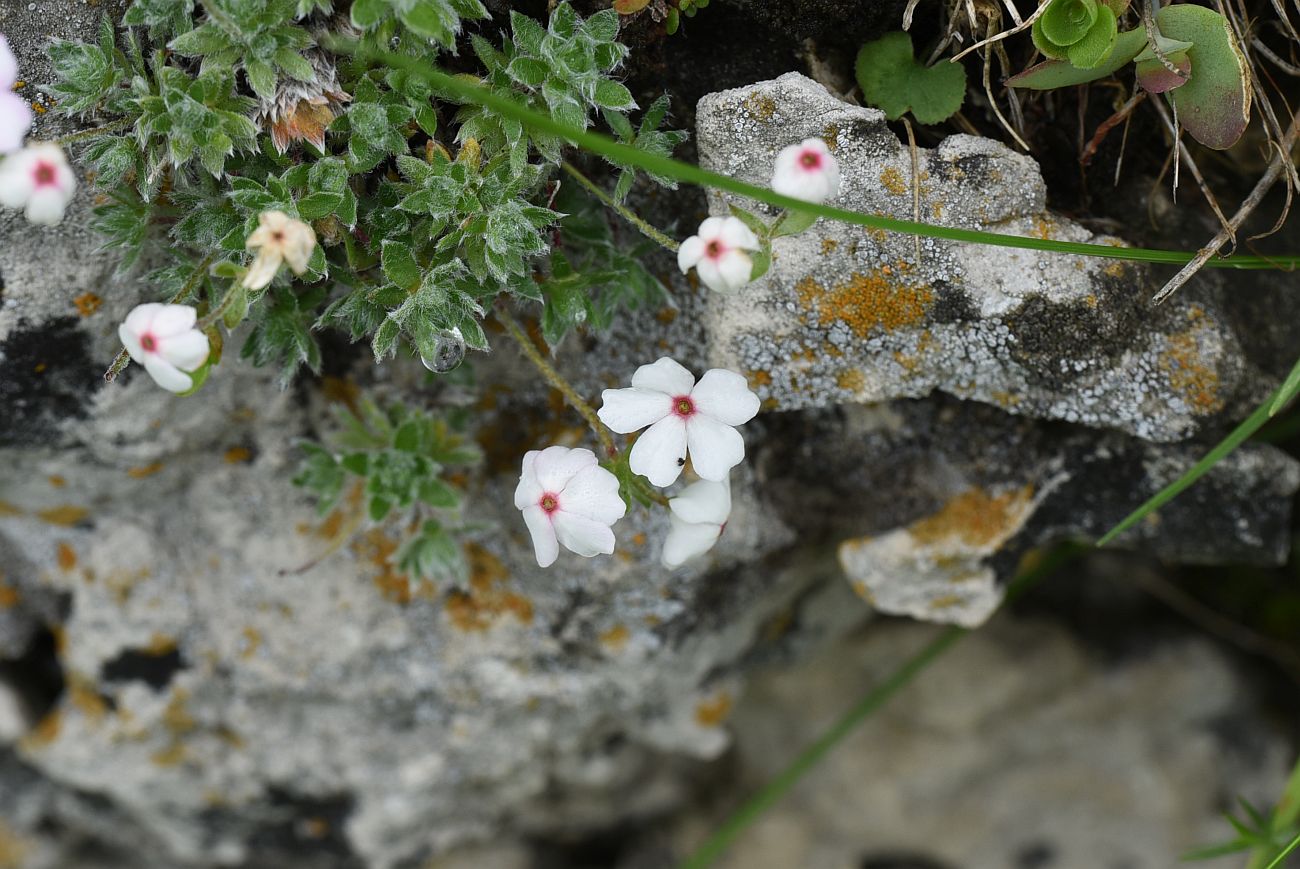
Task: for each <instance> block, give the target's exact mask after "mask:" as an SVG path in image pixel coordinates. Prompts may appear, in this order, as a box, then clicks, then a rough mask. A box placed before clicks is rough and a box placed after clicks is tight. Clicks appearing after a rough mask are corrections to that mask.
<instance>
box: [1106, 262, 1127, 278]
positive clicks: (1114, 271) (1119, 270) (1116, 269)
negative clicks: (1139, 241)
mask: <svg viewBox="0 0 1300 869" xmlns="http://www.w3.org/2000/svg"><path fill="white" fill-rule="evenodd" d="M1101 271H1102V274H1105V275H1108V276H1109V277H1112V278H1122V277H1124V272H1125V266H1124V261H1123V260H1112V261H1111V262H1108V263H1107V264H1106V265H1105V266H1104V267H1103V268H1102V270H1101Z"/></svg>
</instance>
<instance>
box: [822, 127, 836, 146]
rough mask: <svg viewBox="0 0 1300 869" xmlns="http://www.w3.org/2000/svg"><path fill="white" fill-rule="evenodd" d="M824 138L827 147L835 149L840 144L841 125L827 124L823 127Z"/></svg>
mask: <svg viewBox="0 0 1300 869" xmlns="http://www.w3.org/2000/svg"><path fill="white" fill-rule="evenodd" d="M822 140H823V141H825V142H826V147H827V148H830V149H831V150H832V151H834V150H835V149H836V148H838V147H839V146H840V125H839V124H827V125H826V126H824V127H822Z"/></svg>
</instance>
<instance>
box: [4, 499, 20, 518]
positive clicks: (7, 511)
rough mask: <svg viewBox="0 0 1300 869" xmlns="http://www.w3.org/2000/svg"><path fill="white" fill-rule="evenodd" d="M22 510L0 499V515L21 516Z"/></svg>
mask: <svg viewBox="0 0 1300 869" xmlns="http://www.w3.org/2000/svg"><path fill="white" fill-rule="evenodd" d="M21 515H23V511H22V510H20V509H18V508H17V507H15V506H14V505H13V504H10V503H9V502H8V501H0V516H21Z"/></svg>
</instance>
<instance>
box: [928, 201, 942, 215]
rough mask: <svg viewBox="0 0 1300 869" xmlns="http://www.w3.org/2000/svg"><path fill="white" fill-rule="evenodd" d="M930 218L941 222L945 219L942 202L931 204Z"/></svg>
mask: <svg viewBox="0 0 1300 869" xmlns="http://www.w3.org/2000/svg"><path fill="white" fill-rule="evenodd" d="M930 216H932V217H933V218H934V219H935V220H941V219H942V218H943V203H942V202H938V201H935V202H931V203H930Z"/></svg>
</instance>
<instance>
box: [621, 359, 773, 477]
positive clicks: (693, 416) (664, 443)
mask: <svg viewBox="0 0 1300 869" xmlns="http://www.w3.org/2000/svg"><path fill="white" fill-rule="evenodd" d="M601 399H602V400H603V402H604V403H603V404H602V405H601V408H600V411H599V412H598V414H597V415H598V416H599V417H600V421H601V422H603V423H604V424H605V425H607V426H609V427H610V428H611V429H613V430H614V431H616V432H618V433H620V434H628V433H629V432H634V431H637V430H639V429H642V428H645V427H646V426H650V428H649V429H648V430H647V431H646V432H645V434H643V435H641V436H640V437H639V438H637V440H636V443H635V444H633V445H632V453H631V455H630V456H629V457H628V459H629V465H630V466H631V468H632V471H633V472H634V473H637V474H644V475H645V476H646V477H647V478H649V480H650V482H651V483H654V484H655V485H656V486H661V487H662V486H668V485H671V484H672V483H673V481H674V480H676V479H677V476H678V475H679V474H680V473H681V472H682V466H683V465H685V464H686V453H687V452H688V451H689V452H690V454H691V462H692V464H693V465H694V467H695V473H697V474H699V475H700V476H701V477H703V478H704V479H706V480H714V481H721V480H724V479H726V477H727V472H728V471H730V470H731V469H732V468H734V467H735V466H736V465H738V464H740V462H741V460H743V459H744V458H745V440H744V438H742V437H741V436H740V433H739V432H738V431H736V430H735V429H734V428H732V426H737V425H742V424H744V423H747V422H749V421H750V420H751V419H753V418H754V414H756V413H758V406H759V401H758V396H757V395H755V394H754V393H752V392H750V391H749V386H748V385H747V384H746V383H745V378H743V377H741V376H740V375H739V374H737V373H736V372H734V371H727V370H725V369H723V368H714V369H712V370H710V371H706V372H704V376H703V377H701V378H700V382H699V383H696V382H695V377H694V376H693V375H692V374H691V372H689V371H687V370H686V369H685V368H683V367H682V366H680V365H678V364H677V363H676V362H674V361H673V360H672V359H669V358H668V357H667V356H665V357H663V358H662V359H659V360H658V361H657V362H655V363H654V364H652V365H642V366H641V367H640V368H638V369H637V370H636V373H635V374H633V375H632V388H631V389H606V390H605V391H604V392H603V393H602V394H601Z"/></svg>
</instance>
